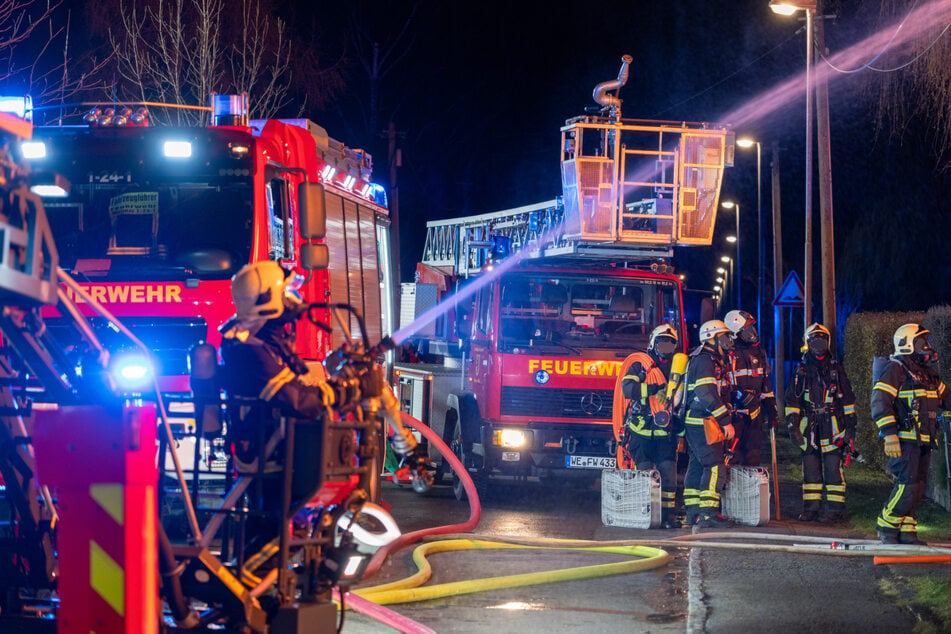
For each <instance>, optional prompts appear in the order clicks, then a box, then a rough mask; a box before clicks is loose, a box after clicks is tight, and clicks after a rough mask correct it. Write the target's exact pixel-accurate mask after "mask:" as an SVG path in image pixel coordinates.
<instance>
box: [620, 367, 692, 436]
mask: <svg viewBox="0 0 951 634" xmlns="http://www.w3.org/2000/svg"><path fill="white" fill-rule="evenodd" d="M628 359H629V360H631V364H630V366H629V368H628V371H627V374H625V376H623V377H622V378H621V392H622V394H623V395H624V398H626V399H629V402H628V406H627V408H626V411H625V415H624V425H625V427H627V429H628V431H630V432H632V433H634V434H637V435H638V436H642V437H645V438H650V437H655V438H668V437H671V436H676V435H677V433H678V431H680V429H681V427H680V425H679V423H678V421H677V419H676V417H674V418H672V419H671V423H670V425H668V426H667V427H658V426H657V425H655V424H654V414H655V413H656V412H658V411H660V410H661V409H664V408H666V407H667V403H666V401H665V400H664V395H665V392H666V390H667V380H668V378H669V376H670V360H666V361H665V360H664V359H661V358H659V357H655V356H654V355H653V354H650V353H649V352H647V353H645V352H635V353H634V354H632V355H630V357H628ZM637 364H640V366H641V368H642V372H643V375H641V374H639V373H636V372H634V368H636V367H637ZM641 376H643V377H644V378H643V380H641Z"/></svg>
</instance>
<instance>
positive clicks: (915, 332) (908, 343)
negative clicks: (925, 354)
mask: <svg viewBox="0 0 951 634" xmlns="http://www.w3.org/2000/svg"><path fill="white" fill-rule="evenodd" d="M930 334H931V332H930V331H928V330H925V329H924V328H922V327H921V326H920V325H918V324H904V325H902V326H899V327H898V330H896V331H895V336H894V337H892V341H893V342H894V344H895V354H911V353H913V352H914V351H915V339H917V338H918V337H927V336H928V335H930Z"/></svg>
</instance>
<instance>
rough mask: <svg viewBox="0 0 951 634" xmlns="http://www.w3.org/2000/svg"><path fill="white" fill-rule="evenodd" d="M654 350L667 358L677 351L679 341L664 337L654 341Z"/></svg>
mask: <svg viewBox="0 0 951 634" xmlns="http://www.w3.org/2000/svg"><path fill="white" fill-rule="evenodd" d="M653 348H654V351H655V352H657V354H659V355H660V356H662V357H665V358H666V357H669V356H670V355H672V354H673V353H675V352H676V351H677V340H676V339H674V338H672V337H667V336H663V335H662V336H660V337H657V338H655V339H654V345H653Z"/></svg>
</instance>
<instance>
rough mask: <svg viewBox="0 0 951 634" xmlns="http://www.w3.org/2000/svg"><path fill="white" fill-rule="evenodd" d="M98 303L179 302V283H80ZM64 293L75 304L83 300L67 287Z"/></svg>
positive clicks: (180, 295)
mask: <svg viewBox="0 0 951 634" xmlns="http://www.w3.org/2000/svg"><path fill="white" fill-rule="evenodd" d="M79 287H80V288H82V289H83V290H84V291H86V293H88V294H89V296H90V297H92V298H93V299H94V300H96V301H97V302H99V303H100V304H173V303H181V301H182V287H181V285H180V284H122V285H120V284H115V285H106V284H80V285H79ZM66 294H67V295H69V298H70V299H72V300H73V301H75V302H76V303H77V304H83V303H85V301H84V300H83V299H82V298H81V297H79V296H77V295H76V294H74V293H73V291H72V289H69V288H67V289H66Z"/></svg>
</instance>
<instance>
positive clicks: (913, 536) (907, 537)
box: [898, 531, 924, 546]
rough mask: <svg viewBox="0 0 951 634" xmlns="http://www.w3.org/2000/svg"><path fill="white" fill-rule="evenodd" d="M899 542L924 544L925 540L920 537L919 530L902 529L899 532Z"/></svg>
mask: <svg viewBox="0 0 951 634" xmlns="http://www.w3.org/2000/svg"><path fill="white" fill-rule="evenodd" d="M898 543H899V544H908V545H915V546H923V545H924V542H923V541H921V540H920V539H918V533H917V531H901V532H899V533H898Z"/></svg>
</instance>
